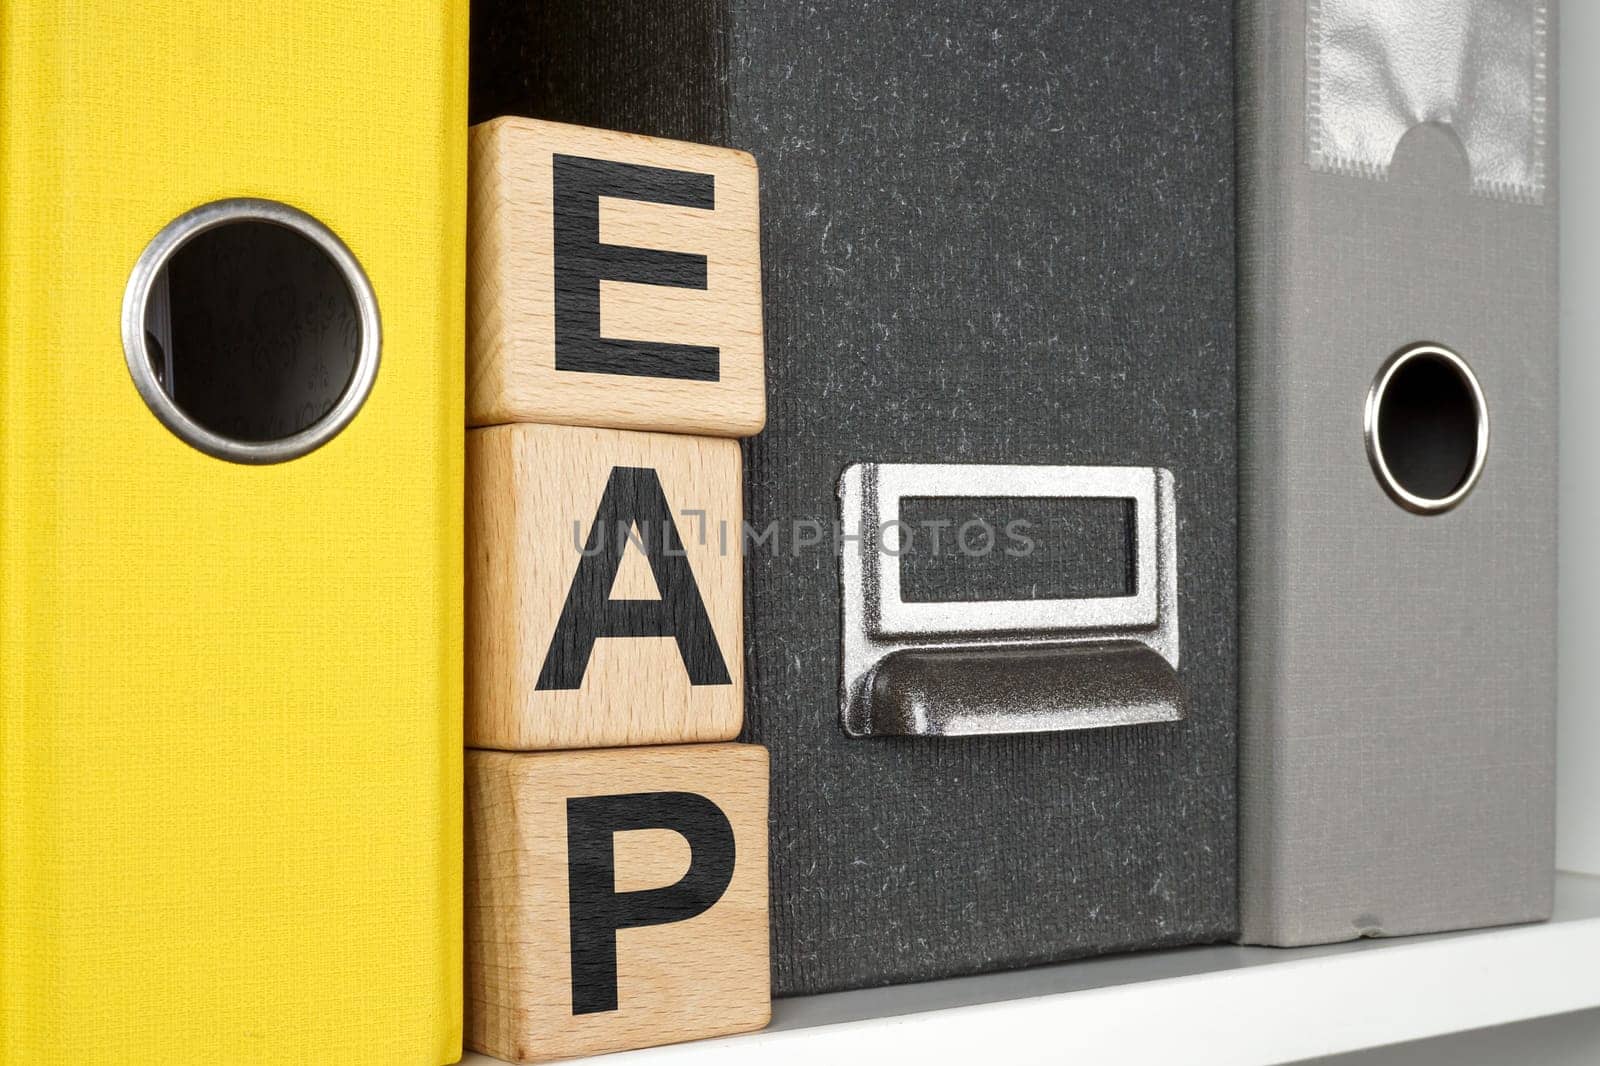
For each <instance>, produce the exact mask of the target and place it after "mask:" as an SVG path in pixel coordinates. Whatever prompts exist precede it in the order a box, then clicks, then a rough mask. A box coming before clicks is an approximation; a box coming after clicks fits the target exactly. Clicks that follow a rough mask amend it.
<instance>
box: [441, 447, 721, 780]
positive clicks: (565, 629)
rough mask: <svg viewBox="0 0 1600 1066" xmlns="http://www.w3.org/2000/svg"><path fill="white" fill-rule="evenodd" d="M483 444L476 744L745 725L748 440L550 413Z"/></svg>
mask: <svg viewBox="0 0 1600 1066" xmlns="http://www.w3.org/2000/svg"><path fill="white" fill-rule="evenodd" d="M467 438H468V439H467V477H468V491H467V518H466V526H467V529H466V533H467V544H468V549H467V586H466V614H467V618H466V704H467V720H466V739H467V745H468V746H469V747H474V748H497V749H501V750H507V751H538V750H546V749H551V748H594V747H613V746H621V745H637V744H676V743H694V742H703V741H713V740H731V739H732V738H733V737H735V736H736V735H737V734H738V732H739V728H740V725H741V724H742V721H743V713H744V654H743V617H744V615H743V612H744V600H743V596H742V577H743V561H742V559H741V556H740V546H741V537H742V530H743V523H742V513H743V508H742V499H741V480H740V457H739V445H738V442H737V441H733V440H728V439H725V438H717V437H687V436H677V435H673V434H666V433H631V432H626V431H622V430H613V429H586V428H582V427H577V426H540V425H509V426H494V427H491V428H487V429H479V430H473V431H472V432H470V433H469V434H468V435H467Z"/></svg>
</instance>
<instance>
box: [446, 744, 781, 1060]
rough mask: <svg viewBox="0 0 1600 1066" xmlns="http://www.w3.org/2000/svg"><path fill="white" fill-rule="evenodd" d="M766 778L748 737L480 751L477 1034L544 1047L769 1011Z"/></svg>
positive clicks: (471, 1029)
mask: <svg viewBox="0 0 1600 1066" xmlns="http://www.w3.org/2000/svg"><path fill="white" fill-rule="evenodd" d="M767 781H768V775H767V752H766V750H765V749H764V748H761V747H759V746H756V745H746V744H707V745H680V746H674V747H656V748H631V749H610V750H597V751H572V752H541V753H508V752H478V751H472V752H468V753H467V842H466V855H467V865H466V900H467V904H466V914H467V918H466V984H467V988H466V1000H467V1007H466V1011H467V1016H466V1042H467V1045H468V1046H469V1047H471V1048H473V1049H475V1050H478V1051H482V1052H484V1053H486V1054H489V1055H493V1056H496V1057H498V1058H503V1059H506V1060H509V1061H512V1062H544V1061H548V1060H551V1059H559V1058H568V1057H572V1056H576V1055H590V1054H599V1053H602V1052H607V1051H618V1050H623V1049H628V1048H638V1047H649V1046H654V1045H658V1044H668V1043H676V1042H678V1041H683V1040H694V1039H699V1038H702V1037H710V1036H721V1035H725V1034H729V1033H737V1032H746V1031H749V1030H752V1029H759V1028H761V1027H762V1026H764V1025H766V1023H767V1021H768V1019H769V1018H770V1017H771V997H770V983H769V971H768V942H767V787H768V785H767ZM608 818H609V819H610V820H611V821H610V823H609V824H611V825H616V826H626V828H621V829H618V830H617V831H615V832H611V831H608V830H607V824H608V822H607V819H608ZM597 855H598V860H597V858H596V856H597ZM607 865H609V866H610V867H611V869H610V870H609V871H608V870H607V869H606V868H605V867H606V866H607ZM608 915H610V917H609V918H608V917H607V916H608ZM613 928H614V930H615V931H614V933H613V931H612V929H613ZM613 936H614V940H613V939H612V937H613ZM613 943H614V945H615V947H614V950H615V956H614V963H613V962H612V961H611V958H610V956H609V955H608V951H609V950H610V948H611V945H612V944H613ZM575 952H576V953H578V955H579V956H580V958H579V960H578V962H577V964H575V962H574V955H575ZM608 996H610V997H612V998H611V999H610V1000H609V1001H608ZM608 1008H609V1009H608Z"/></svg>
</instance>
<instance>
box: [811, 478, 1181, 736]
mask: <svg viewBox="0 0 1600 1066" xmlns="http://www.w3.org/2000/svg"><path fill="white" fill-rule="evenodd" d="M839 495H840V503H841V510H842V525H841V534H842V536H841V542H842V543H843V544H844V545H845V550H844V551H843V553H842V556H841V559H840V581H841V606H842V622H843V655H842V678H841V685H840V702H841V718H842V723H843V726H844V730H845V732H846V733H848V734H850V735H851V736H857V737H867V736H973V735H993V734H1011V733H1039V732H1056V731H1064V730H1072V729H1098V728H1105V727H1110V726H1123V725H1137V724H1142V723H1150V722H1168V721H1174V720H1177V719H1180V718H1182V717H1183V716H1184V704H1183V699H1182V695H1181V690H1180V686H1179V682H1178V675H1177V667H1178V661H1179V660H1178V609H1177V607H1178V586H1177V522H1176V514H1177V504H1176V493H1175V490H1174V487H1173V479H1172V475H1171V473H1169V472H1168V471H1166V470H1161V469H1156V468H1152V467H1109V466H992V465H955V464H915V463H908V464H888V463H884V464H878V463H857V464H855V465H852V466H850V467H849V468H848V469H846V470H845V472H844V474H843V476H842V478H841V479H840V485H839ZM980 497H981V498H1006V499H1056V500H1064V501H1065V500H1078V499H1083V500H1123V501H1127V502H1128V503H1129V505H1130V510H1131V514H1132V519H1131V529H1129V530H1128V531H1127V532H1128V534H1129V545H1130V547H1129V553H1128V554H1129V558H1128V562H1129V564H1130V565H1129V567H1128V569H1129V581H1128V583H1127V588H1126V589H1125V590H1124V594H1120V595H1090V596H1084V597H1081V598H1073V597H1065V596H1063V597H1058V598H1049V599H1046V598H1032V599H1021V598H1006V599H987V600H970V599H963V600H946V599H930V598H926V597H920V596H919V597H912V598H908V597H907V595H905V594H904V593H905V589H904V586H903V573H902V566H901V556H902V552H903V550H904V549H905V546H906V538H907V535H908V533H907V525H906V523H905V522H904V521H902V506H903V503H904V501H906V500H909V499H913V498H916V499H936V500H937V499H960V498H980Z"/></svg>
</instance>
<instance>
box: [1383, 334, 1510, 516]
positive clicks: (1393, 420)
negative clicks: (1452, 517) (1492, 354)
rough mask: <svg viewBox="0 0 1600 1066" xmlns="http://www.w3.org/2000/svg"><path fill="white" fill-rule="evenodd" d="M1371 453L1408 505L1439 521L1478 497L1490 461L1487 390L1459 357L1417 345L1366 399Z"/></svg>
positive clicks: (1394, 361)
mask: <svg viewBox="0 0 1600 1066" xmlns="http://www.w3.org/2000/svg"><path fill="white" fill-rule="evenodd" d="M1366 423H1367V424H1366V431H1367V450H1368V454H1369V456H1370V458H1371V460H1372V467H1373V470H1374V472H1375V473H1376V474H1377V476H1378V480H1379V482H1380V483H1381V484H1382V485H1383V487H1384V489H1385V491H1387V492H1388V493H1389V495H1390V496H1391V497H1392V498H1393V499H1394V500H1395V501H1396V502H1397V503H1399V504H1400V505H1401V506H1403V507H1405V508H1407V509H1408V510H1411V511H1415V512H1417V513H1419V514H1436V513H1439V512H1442V511H1447V510H1449V509H1450V508H1452V507H1454V506H1456V505H1457V504H1458V503H1460V502H1461V500H1462V499H1464V498H1465V497H1466V495H1467V493H1469V492H1471V491H1472V488H1473V486H1474V485H1475V484H1476V483H1477V480H1478V477H1479V475H1480V474H1481V473H1482V472H1483V464H1484V459H1485V457H1486V456H1487V454H1488V444H1489V420H1488V411H1487V409H1486V407H1485V405H1484V399H1483V390H1482V389H1481V388H1480V387H1479V385H1478V380H1477V377H1476V376H1475V375H1474V374H1473V373H1472V369H1471V368H1470V367H1468V366H1467V364H1466V362H1465V361H1464V360H1463V359H1462V358H1461V357H1460V356H1459V355H1457V354H1456V353H1455V352H1453V351H1451V350H1449V349H1448V348H1444V347H1441V346H1439V345H1434V344H1423V345H1415V346H1412V347H1410V348H1408V349H1405V350H1404V351H1402V352H1400V353H1399V354H1397V355H1395V356H1394V357H1392V358H1391V359H1390V360H1389V361H1388V362H1387V363H1386V364H1384V367H1383V369H1382V370H1380V371H1379V373H1378V377H1377V378H1376V380H1375V381H1374V382H1373V386H1372V390H1371V393H1370V394H1369V396H1368V399H1367V416H1366Z"/></svg>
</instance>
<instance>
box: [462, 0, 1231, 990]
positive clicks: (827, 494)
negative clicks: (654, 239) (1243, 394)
mask: <svg viewBox="0 0 1600 1066" xmlns="http://www.w3.org/2000/svg"><path fill="white" fill-rule="evenodd" d="M1231 7H1232V5H1231V4H1229V3H1226V2H1224V0H1203V2H1194V3H1185V4H1172V3H1154V2H1148V0H1145V2H1132V3H1123V4H1089V3H1072V2H1060V3H1049V2H1040V0H1012V2H1002V0H916V2H911V0H890V2H870V3H869V2H865V0H857V2H846V0H815V2H811V3H805V4H790V3H769V2H762V0H696V2H690V3H678V4H671V5H661V4H657V3H655V2H653V0H620V2H619V0H608V2H596V0H552V2H548V3H542V4H530V3H525V2H496V0H481V2H479V3H477V4H475V8H474V14H473V20H474V25H473V47H474V69H473V72H472V79H473V83H472V94H473V97H472V108H473V116H472V119H473V121H475V122H477V121H483V120H485V119H488V118H492V117H494V116H496V115H499V114H526V115H530V116H533V117H537V118H547V119H555V120H560V121H567V122H575V123H580V124H585V125H594V126H606V127H611V128H617V129H623V130H628V131H632V132H638V133H647V134H653V135H660V136H668V137H676V138H684V139H690V140H701V141H708V142H712V143H718V144H725V145H729V146H732V147H738V148H743V149H747V150H749V151H751V152H753V153H754V154H755V156H756V158H757V160H758V162H759V163H760V165H761V167H762V208H761V210H762V216H763V227H764V232H763V242H764V243H763V262H764V269H765V276H764V279H763V281H764V289H765V301H766V330H767V353H768V355H767V357H768V388H769V397H768V405H769V415H768V422H767V428H766V431H765V432H764V433H763V434H761V436H759V437H757V438H755V439H753V440H751V441H748V442H747V443H746V460H747V474H746V477H747V485H746V511H747V518H748V521H749V523H750V524H751V526H752V529H753V530H754V531H755V533H756V534H757V535H758V536H759V537H762V538H764V539H762V540H761V541H760V543H758V544H756V545H755V546H753V547H751V548H750V550H749V553H748V560H747V569H746V573H747V591H746V596H747V633H748V644H749V647H748V655H749V659H748V670H747V677H748V701H747V709H746V722H747V726H746V738H747V739H749V740H752V741H757V742H760V743H762V744H765V745H766V746H767V747H768V748H769V749H770V751H771V755H772V768H773V792H772V833H773V837H772V848H771V857H772V859H771V861H772V875H773V880H772V899H773V908H774V914H773V938H774V952H773V959H774V967H775V974H774V977H775V985H774V990H775V992H777V993H779V994H799V993H812V992H823V991H831V990H838V989H846V988H854V987H862V986H869V985H877V984H886V983H894V982H901V981H914V980H924V979H930V978H937V977H943V976H948V975H954V974H963V973H972V972H979V971H985V970H994V969H1002V968H1010V967H1017V966H1025V965H1031V964H1037V963H1044V962H1051V961H1057V960H1062V959H1068V958H1073V957H1078V956H1084V955H1092V954H1097V953H1102V952H1109V951H1116V950H1124V949H1131V948H1150V947H1161V946H1173V945H1180V944H1189V943H1197V942H1205V941H1215V940H1226V939H1229V938H1231V937H1232V936H1234V935H1235V933H1236V932H1237V909H1236V902H1235V889H1236V876H1235V863H1236V848H1235V821H1236V818H1235V814H1236V810H1235V769H1236V764H1235V698H1236V690H1235V681H1236V670H1235V659H1236V640H1235V535H1234V534H1235V502H1236V498H1235V395H1234V382H1235V377H1234V237H1233V226H1234V214H1233V211H1234V181H1233V139H1232V138H1233V125H1234V122H1233V56H1232V24H1231ZM852 470H854V473H851V472H850V471H852ZM886 486H891V487H892V486H899V488H894V489H893V490H892V491H891V490H890V488H886ZM991 486H998V487H997V488H994V487H991ZM841 493H842V495H841ZM913 512H918V513H921V514H923V515H924V517H926V516H927V515H930V514H938V513H945V518H940V519H938V521H946V520H948V521H950V522H951V523H953V524H952V525H949V526H947V527H945V528H947V529H950V530H951V531H955V530H957V529H959V527H960V526H962V525H964V524H965V523H966V522H969V521H975V520H977V519H978V518H980V517H985V516H987V518H993V519H996V520H999V525H998V527H997V528H999V529H1002V530H1003V529H1004V528H1005V526H1006V524H1007V522H1009V521H1010V520H1011V519H1012V518H1014V517H1015V516H1017V515H1019V514H1021V515H1024V516H1032V518H1031V520H1029V523H1028V526H1027V529H1029V530H1031V531H1032V535H1030V537H1029V539H1030V541H1031V542H1032V543H1033V544H1034V550H1032V551H1030V552H1029V553H1028V554H1026V555H1018V556H1007V555H1005V554H1004V553H1003V552H1001V553H999V554H994V553H991V554H990V555H985V556H980V555H977V554H976V553H963V552H961V551H952V550H950V549H949V548H948V542H947V544H946V547H944V548H940V549H937V550H935V549H934V548H933V547H932V546H931V545H927V546H923V547H917V548H914V549H911V550H905V551H903V552H902V553H901V554H900V555H899V556H898V557H896V558H892V559H890V560H889V561H887V562H885V561H883V560H884V559H885V552H884V550H883V549H885V548H887V547H889V545H888V544H887V543H886V542H885V541H884V539H883V535H882V534H881V533H880V532H879V531H878V530H877V529H876V528H875V522H876V521H878V520H881V519H883V518H884V516H885V515H886V514H888V513H897V514H899V515H900V516H901V517H902V519H904V518H905V517H906V516H907V515H911V514H912V513H913ZM946 512H947V513H946ZM813 523H820V525H821V528H822V529H823V530H825V531H827V533H826V534H825V535H824V537H823V538H822V543H821V544H820V545H815V544H810V543H806V544H804V546H797V544H798V543H799V542H810V541H811V540H812V538H813V530H814V528H815V527H814V526H813ZM835 523H841V525H840V526H839V527H837V529H838V533H839V536H838V537H837V538H836V537H835V536H833V535H832V533H833V531H834V530H835V528H836V527H835V525H834V524H835ZM991 525H992V523H991ZM852 532H854V534H855V535H856V537H858V538H864V539H853V538H852V537H851V536H850V534H851V533H852ZM1004 536H1005V535H1004V533H1001V542H1002V543H1005V544H1009V543H1010V542H1009V541H1006V540H1005V539H1004ZM974 537H976V534H975V535H974ZM836 539H837V540H838V542H839V544H838V547H839V550H838V551H837V552H836V551H835V550H834V542H835V540H836ZM900 547H905V545H900ZM852 560H854V561H853V562H852ZM844 563H849V565H848V566H842V564H844ZM852 575H854V576H852ZM890 584H892V586H893V587H892V588H890V587H889V585H890ZM996 603H998V604H1001V605H1002V606H1001V607H999V608H995V607H994V606H993V605H994V604H996ZM1086 604H1087V605H1089V606H1085V605H1086ZM1006 605H1009V606H1006ZM847 660H848V661H847ZM852 722H853V726H852ZM853 733H855V734H861V735H852V734H853Z"/></svg>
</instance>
